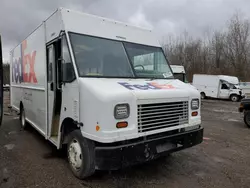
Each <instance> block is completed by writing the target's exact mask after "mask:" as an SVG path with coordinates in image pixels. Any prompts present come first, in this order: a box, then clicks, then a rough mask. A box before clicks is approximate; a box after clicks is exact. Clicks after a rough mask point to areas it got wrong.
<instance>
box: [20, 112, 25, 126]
mask: <svg viewBox="0 0 250 188" xmlns="http://www.w3.org/2000/svg"><path fill="white" fill-rule="evenodd" d="M21 122H22V127H24V126H25V112H24V110H22V116H21Z"/></svg>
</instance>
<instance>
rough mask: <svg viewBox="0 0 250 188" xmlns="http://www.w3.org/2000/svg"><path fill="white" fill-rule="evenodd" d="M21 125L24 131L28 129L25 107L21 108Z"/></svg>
mask: <svg viewBox="0 0 250 188" xmlns="http://www.w3.org/2000/svg"><path fill="white" fill-rule="evenodd" d="M19 119H20V125H21V128H22V129H26V128H27V122H26V116H25V110H24V107H21V108H20V117H19Z"/></svg>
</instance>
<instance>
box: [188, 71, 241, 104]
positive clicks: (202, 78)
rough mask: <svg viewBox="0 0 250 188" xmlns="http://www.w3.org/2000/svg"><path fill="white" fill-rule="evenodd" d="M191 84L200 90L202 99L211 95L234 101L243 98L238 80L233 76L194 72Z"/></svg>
mask: <svg viewBox="0 0 250 188" xmlns="http://www.w3.org/2000/svg"><path fill="white" fill-rule="evenodd" d="M192 84H193V86H194V87H196V88H197V89H198V90H199V91H200V94H201V98H203V99H204V98H206V97H211V98H218V99H230V100H231V101H234V102H236V101H239V100H240V99H242V98H244V94H243V93H242V90H241V89H240V87H239V80H238V78H237V77H234V76H227V75H207V74H194V75H193V83H192Z"/></svg>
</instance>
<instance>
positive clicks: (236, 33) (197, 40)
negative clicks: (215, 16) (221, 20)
mask: <svg viewBox="0 0 250 188" xmlns="http://www.w3.org/2000/svg"><path fill="white" fill-rule="evenodd" d="M225 26H226V27H224V29H223V30H221V31H209V30H208V31H207V32H205V33H204V35H203V37H194V36H190V35H189V34H188V33H187V32H183V33H182V34H181V35H179V36H173V35H170V36H168V37H167V38H165V39H164V40H162V41H161V42H162V47H163V50H164V52H165V54H166V56H167V58H168V60H169V62H170V64H176V65H183V66H184V67H185V70H186V73H187V78H188V80H189V81H190V82H192V76H193V74H195V73H201V74H225V75H232V76H237V77H238V78H239V79H240V81H250V74H248V73H249V71H250V30H249V29H250V27H249V26H250V22H249V20H248V19H246V18H243V17H241V16H240V14H239V13H235V14H234V15H233V16H232V17H231V19H229V20H228V21H227V23H225Z"/></svg>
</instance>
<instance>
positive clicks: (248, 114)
mask: <svg viewBox="0 0 250 188" xmlns="http://www.w3.org/2000/svg"><path fill="white" fill-rule="evenodd" d="M244 122H245V124H246V126H247V127H248V128H250V111H245V113H244Z"/></svg>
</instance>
